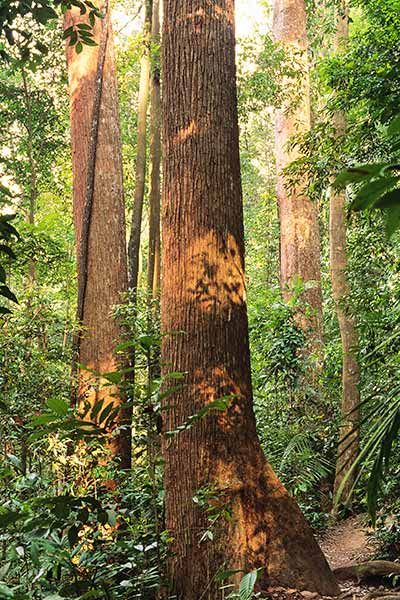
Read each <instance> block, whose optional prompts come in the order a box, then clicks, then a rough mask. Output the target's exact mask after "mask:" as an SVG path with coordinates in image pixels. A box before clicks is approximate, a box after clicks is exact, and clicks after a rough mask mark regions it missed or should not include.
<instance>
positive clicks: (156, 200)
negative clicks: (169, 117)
mask: <svg viewBox="0 0 400 600" xmlns="http://www.w3.org/2000/svg"><path fill="white" fill-rule="evenodd" d="M151 39H152V50H153V64H152V73H151V94H150V190H149V259H148V267H147V289H148V294H149V298H151V299H153V300H155V299H157V298H158V296H159V291H160V275H161V264H160V262H161V254H160V250H161V249H160V210H161V209H160V201H161V187H160V166H161V93H160V65H159V57H158V56H159V50H158V47H159V45H160V3H159V0H153V17H152V27H151Z"/></svg>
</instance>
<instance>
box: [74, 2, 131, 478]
mask: <svg viewBox="0 0 400 600" xmlns="http://www.w3.org/2000/svg"><path fill="white" fill-rule="evenodd" d="M100 8H101V9H102V10H104V9H107V5H106V4H104V5H101V6H100ZM84 21H85V15H83V16H82V15H80V11H79V10H78V9H75V8H73V9H71V10H69V11H68V12H67V13H66V15H65V23H64V25H65V28H67V27H70V26H71V25H74V24H76V23H81V22H84ZM107 28H108V29H107ZM94 34H95V40H96V42H97V43H98V45H97V46H95V47H92V46H84V47H83V50H82V52H81V53H80V54H77V52H76V50H75V48H74V47H71V46H67V48H66V55H67V63H68V76H69V87H70V97H71V141H72V168H73V195H74V222H75V232H76V241H77V257H78V288H79V294H78V296H79V298H78V313H81V314H78V319H79V321H80V322H81V326H82V333H81V334H80V339H79V343H78V348H77V350H78V357H77V358H78V361H79V363H81V364H83V365H85V367H87V369H84V368H81V369H80V370H79V377H78V398H77V400H78V404H79V407H80V408H81V409H85V410H86V411H87V409H88V408H91V407H93V406H94V404H95V403H96V402H99V401H104V407H106V406H108V405H109V404H110V403H112V404H113V405H115V407H117V406H120V405H121V404H122V403H123V401H124V399H123V397H122V394H121V393H120V392H119V391H118V389H116V388H115V387H114V386H109V387H104V383H106V381H104V379H103V378H102V377H101V374H103V373H107V372H111V371H115V370H116V369H118V368H120V366H121V364H120V362H119V360H118V357H117V356H116V354H115V352H114V351H113V349H114V348H115V346H116V345H117V344H118V342H119V341H120V340H121V335H122V331H121V327H120V325H119V324H118V323H117V322H116V320H115V319H114V318H113V316H112V314H111V313H112V309H113V307H114V306H115V305H117V304H119V303H121V301H122V294H123V293H125V292H126V291H127V262H126V246H125V217H124V198H123V178H122V157H121V137H120V127H119V116H118V93H117V82H116V73H115V58H114V48H113V37H112V30H111V24H110V20H109V15H108V13H107V14H106V16H105V18H104V19H102V20H101V19H96V23H95V27H94ZM98 92H99V94H98ZM95 98H98V102H97V107H96V101H95V100H94V99H95ZM96 122H97V124H98V127H97V131H94V130H95V129H96V127H95V128H94V129H93V125H94V124H95V123H96ZM91 173H92V175H91ZM91 177H92V180H90V179H91ZM90 205H91V210H90V211H89V212H87V211H88V206H90ZM92 371H94V372H95V373H96V374H99V376H98V375H94V374H93V372H92ZM98 419H101V416H99V417H98ZM128 420H129V415H128V414H127V413H126V412H125V411H124V410H121V411H120V414H119V423H120V424H124V426H125V427H124V428H123V429H122V430H121V432H120V434H119V435H118V436H115V437H114V436H113V437H112V438H111V441H110V446H111V449H112V451H113V453H114V454H116V455H118V456H119V457H120V459H121V464H122V466H123V467H128V466H129V464H130V456H131V451H130V429H129V425H130V424H129V422H128Z"/></svg>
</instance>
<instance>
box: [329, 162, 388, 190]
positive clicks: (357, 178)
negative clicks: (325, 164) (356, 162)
mask: <svg viewBox="0 0 400 600" xmlns="http://www.w3.org/2000/svg"><path fill="white" fill-rule="evenodd" d="M387 166H388V165H387V163H377V164H376V165H360V166H357V167H352V168H350V169H346V170H344V171H341V172H340V173H339V175H338V176H337V177H336V179H335V181H334V183H333V185H334V187H336V188H344V187H346V185H348V184H349V183H361V182H363V181H365V180H366V179H371V178H372V177H378V176H379V175H382V174H383V173H384V170H385V168H386V167H387Z"/></svg>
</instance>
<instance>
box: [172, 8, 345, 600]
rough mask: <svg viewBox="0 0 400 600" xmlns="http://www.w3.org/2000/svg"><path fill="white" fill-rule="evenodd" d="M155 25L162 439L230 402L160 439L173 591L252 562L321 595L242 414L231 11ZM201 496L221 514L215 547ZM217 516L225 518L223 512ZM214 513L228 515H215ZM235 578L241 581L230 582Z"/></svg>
mask: <svg viewBox="0 0 400 600" xmlns="http://www.w3.org/2000/svg"><path fill="white" fill-rule="evenodd" d="M164 7H165V8H164V27H163V120H164V128H163V131H164V137H163V139H164V152H163V156H164V169H163V175H164V196H163V215H164V218H163V269H164V273H168V277H163V278H162V330H163V332H164V334H168V332H170V333H171V332H173V333H171V334H170V335H164V337H163V347H162V364H163V365H164V374H165V375H166V374H167V373H168V371H171V370H172V371H174V372H175V371H177V372H181V373H184V374H185V379H184V384H183V385H182V387H181V388H180V389H179V390H178V391H174V393H172V395H171V396H170V397H168V398H167V399H165V401H164V408H165V412H164V413H163V414H164V415H165V422H164V429H165V431H166V432H167V431H174V430H176V428H177V427H179V426H182V425H183V424H184V423H185V422H187V420H188V418H189V416H190V415H195V414H197V413H198V412H199V411H200V410H202V409H204V407H206V406H207V405H208V404H210V403H211V402H213V401H215V400H217V399H219V398H221V397H225V396H227V397H229V398H231V405H230V407H229V408H228V410H225V411H220V412H215V411H214V412H210V413H209V414H207V415H206V416H205V417H203V418H202V419H199V420H198V421H197V422H195V423H194V424H193V425H192V427H190V428H188V429H187V430H184V431H182V432H180V433H178V434H176V435H175V436H173V437H172V438H171V439H169V440H166V441H165V442H164V444H163V446H164V448H163V450H164V456H165V489H166V527H167V529H168V530H169V531H170V533H171V537H172V538H173V543H172V548H171V549H172V551H173V558H171V561H170V578H171V585H172V588H173V591H174V593H176V594H177V598H179V599H180V600H183V599H184V600H199V598H202V599H203V600H205V599H208V600H211V599H212V600H217V599H218V598H223V593H222V591H220V590H219V587H220V585H221V583H220V582H217V581H215V575H216V573H217V571H218V570H219V569H243V570H244V571H249V570H251V569H254V568H257V567H263V568H264V571H263V573H262V575H261V585H263V586H264V585H266V584H267V583H268V582H270V583H273V582H275V583H278V582H279V584H281V585H285V586H290V587H296V588H299V589H309V590H317V591H319V592H321V593H323V594H328V595H331V594H335V593H337V592H338V589H337V585H336V582H335V580H334V577H333V575H332V573H331V572H330V570H329V567H328V565H327V563H326V561H325V559H324V557H323V555H322V553H321V551H320V549H319V547H318V545H317V543H316V542H315V540H314V538H313V536H312V533H311V530H310V528H309V526H308V525H307V523H306V521H305V519H304V518H303V516H302V514H301V512H300V510H299V508H298V507H297V505H296V504H295V502H294V501H293V499H292V498H290V497H289V495H288V493H287V491H286V490H285V488H284V487H283V486H282V484H281V483H280V482H279V480H278V479H277V477H276V475H275V474H274V473H273V471H272V469H271V467H270V466H269V464H268V463H267V461H266V459H265V457H264V455H263V453H262V450H261V448H260V444H259V441H258V438H257V432H256V423H255V418H254V413H253V406H252V388H251V380H250V360H249V345H248V324H247V311H246V300H245V294H246V292H245V277H244V236H243V214H242V197H241V181H240V164H239V140H238V124H237V101H236V73H235V34H234V3H233V1H232V0H218V1H217V0H196V1H195V0H166V1H165V4H164ZM199 490H202V494H203V496H206V497H208V498H209V501H210V505H212V506H213V510H214V511H217V513H218V511H220V514H221V516H220V518H219V519H218V521H217V523H216V525H215V526H214V528H213V529H214V531H213V534H214V540H213V541H211V540H210V539H208V538H207V537H206V538H205V539H204V540H203V541H201V538H202V534H203V533H204V531H205V530H207V529H208V528H209V527H210V524H209V523H208V520H207V513H206V510H205V509H204V507H202V506H201V505H199V504H196V503H194V502H193V496H194V495H195V494H196V493H197V492H198V491H199ZM224 511H225V512H224ZM226 511H229V513H230V515H231V517H230V518H226V516H224V515H226ZM237 577H239V578H240V575H238V576H237Z"/></svg>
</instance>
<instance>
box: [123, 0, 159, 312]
mask: <svg viewBox="0 0 400 600" xmlns="http://www.w3.org/2000/svg"><path fill="white" fill-rule="evenodd" d="M152 4H153V1H152V0H146V2H145V19H144V27H143V54H142V59H141V61H140V83H139V100H138V126H137V140H136V167H135V194H134V202H133V213H132V225H131V234H130V238H129V245H128V259H129V276H128V280H129V288H130V289H131V290H132V292H133V301H134V303H135V302H136V295H137V289H136V288H137V285H138V279H139V253H140V235H141V227H142V213H143V200H144V188H145V180H146V146H147V143H146V141H147V136H146V121H147V105H148V100H149V87H150V68H151V61H150V38H151V36H150V34H151V15H152Z"/></svg>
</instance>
